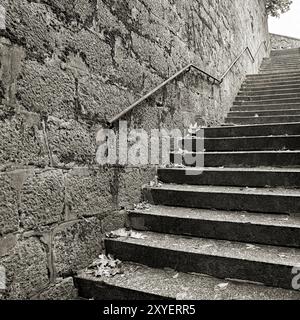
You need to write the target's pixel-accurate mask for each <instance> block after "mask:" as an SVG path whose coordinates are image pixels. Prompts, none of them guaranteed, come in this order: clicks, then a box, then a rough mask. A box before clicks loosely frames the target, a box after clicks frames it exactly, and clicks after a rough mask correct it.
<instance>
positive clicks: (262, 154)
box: [170, 151, 300, 168]
mask: <svg viewBox="0 0 300 320" xmlns="http://www.w3.org/2000/svg"><path fill="white" fill-rule="evenodd" d="M170 161H171V163H175V164H178V165H181V164H183V165H185V166H187V167H195V166H196V165H197V164H198V163H199V164H201V165H198V166H200V167H225V168H238V167H239V168H240V167H243V168H253V167H279V168H282V167H290V168H295V167H297V168H298V167H300V152H299V151H239V152H229V151H227V152H205V153H203V152H199V153H192V154H185V155H178V154H174V153H171V154H170ZM203 162H204V164H203Z"/></svg>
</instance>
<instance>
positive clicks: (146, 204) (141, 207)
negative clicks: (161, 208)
mask: <svg viewBox="0 0 300 320" xmlns="http://www.w3.org/2000/svg"><path fill="white" fill-rule="evenodd" d="M150 209H151V204H150V203H149V202H141V203H139V204H135V205H134V210H150Z"/></svg>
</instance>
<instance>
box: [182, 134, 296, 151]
mask: <svg viewBox="0 0 300 320" xmlns="http://www.w3.org/2000/svg"><path fill="white" fill-rule="evenodd" d="M180 145H181V149H182V150H186V151H190V152H201V151H204V150H205V151H247V150H249V151H261V150H300V135H299V136H257V137H255V136H253V137H234V138H233V137H227V138H209V139H207V138H206V139H204V141H203V139H201V138H185V139H183V140H182V141H181V142H180ZM203 147H204V149H203Z"/></svg>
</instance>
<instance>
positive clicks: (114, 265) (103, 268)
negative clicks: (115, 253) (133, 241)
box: [86, 254, 123, 278]
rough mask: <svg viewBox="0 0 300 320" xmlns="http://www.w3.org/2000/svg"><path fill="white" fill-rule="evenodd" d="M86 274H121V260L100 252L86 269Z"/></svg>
mask: <svg viewBox="0 0 300 320" xmlns="http://www.w3.org/2000/svg"><path fill="white" fill-rule="evenodd" d="M86 273H87V274H91V275H93V276H94V277H97V278H99V277H110V278H111V277H114V276H115V275H117V274H122V273H123V270H122V262H121V261H120V260H116V259H114V258H113V257H112V256H111V255H108V256H106V255H104V254H101V255H100V256H99V257H98V258H97V259H96V260H95V261H94V262H93V263H92V264H91V265H90V266H89V267H88V268H87V270H86Z"/></svg>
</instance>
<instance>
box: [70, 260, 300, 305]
mask: <svg viewBox="0 0 300 320" xmlns="http://www.w3.org/2000/svg"><path fill="white" fill-rule="evenodd" d="M122 269H123V273H122V274H120V275H116V276H114V277H101V278H95V277H92V276H90V275H88V274H86V273H84V272H82V273H81V274H80V275H79V276H77V277H75V279H74V283H75V285H76V287H77V289H78V293H79V295H80V296H81V297H83V298H85V299H93V300H125V301H126V300H163V299H167V300H169V299H171V300H188V301H190V300H200V301H201V300H205V301H206V300H275V301H277V300H300V293H299V292H297V291H293V290H285V289H280V288H272V287H266V286H262V285H256V284H250V283H243V282H237V281H225V283H224V281H223V280H221V279H218V278H214V277H208V276H205V275H200V274H190V273H183V272H177V271H175V270H171V269H165V270H164V269H154V268H150V267H147V266H144V265H137V264H133V263H132V264H130V263H124V264H123V268H122ZM224 286H225V287H226V289H225V290H224Z"/></svg>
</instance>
